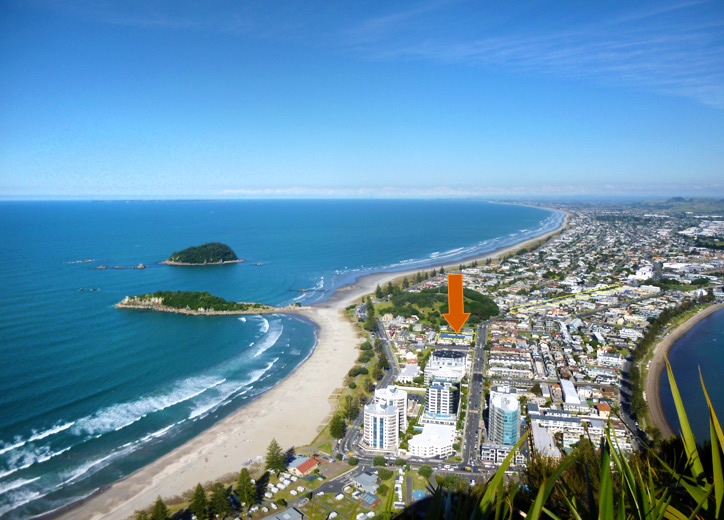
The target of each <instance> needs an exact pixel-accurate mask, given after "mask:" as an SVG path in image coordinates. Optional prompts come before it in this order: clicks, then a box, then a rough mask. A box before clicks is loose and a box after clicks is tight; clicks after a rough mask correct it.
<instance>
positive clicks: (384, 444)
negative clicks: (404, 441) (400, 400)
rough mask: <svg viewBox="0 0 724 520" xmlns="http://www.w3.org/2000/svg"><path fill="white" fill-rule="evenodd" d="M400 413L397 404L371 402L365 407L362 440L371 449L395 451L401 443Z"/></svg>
mask: <svg viewBox="0 0 724 520" xmlns="http://www.w3.org/2000/svg"><path fill="white" fill-rule="evenodd" d="M399 421H400V414H399V411H398V409H397V406H395V405H394V404H386V403H377V402H375V403H370V404H368V405H365V407H364V432H363V433H362V441H363V442H364V444H366V446H367V448H369V449H370V450H379V451H394V450H396V449H397V447H398V446H399V444H400V425H399Z"/></svg>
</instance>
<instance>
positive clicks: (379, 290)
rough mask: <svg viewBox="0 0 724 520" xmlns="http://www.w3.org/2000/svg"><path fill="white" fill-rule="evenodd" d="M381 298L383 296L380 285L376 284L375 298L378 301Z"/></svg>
mask: <svg viewBox="0 0 724 520" xmlns="http://www.w3.org/2000/svg"><path fill="white" fill-rule="evenodd" d="M383 296H384V294H382V287H380V285H379V284H377V288H376V289H375V298H377V299H378V300H379V299H381V298H382V297H383Z"/></svg>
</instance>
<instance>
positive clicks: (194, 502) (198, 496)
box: [189, 483, 209, 518]
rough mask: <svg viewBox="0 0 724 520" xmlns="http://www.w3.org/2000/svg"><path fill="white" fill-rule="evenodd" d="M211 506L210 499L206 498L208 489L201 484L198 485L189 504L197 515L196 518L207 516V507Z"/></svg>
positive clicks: (190, 508) (190, 509)
mask: <svg viewBox="0 0 724 520" xmlns="http://www.w3.org/2000/svg"><path fill="white" fill-rule="evenodd" d="M208 506H209V501H208V500H207V499H206V491H204V488H203V487H202V486H201V484H200V483H199V484H197V485H196V489H195V490H194V496H193V497H192V498H191V503H190V504H189V511H191V512H192V513H193V514H195V515H196V518H204V517H205V516H206V508H207V507H208Z"/></svg>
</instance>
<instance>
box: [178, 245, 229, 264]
mask: <svg viewBox="0 0 724 520" xmlns="http://www.w3.org/2000/svg"><path fill="white" fill-rule="evenodd" d="M238 260H239V258H238V257H237V256H236V253H234V251H233V250H232V249H231V248H230V247H229V246H227V245H226V244H222V243H221V242H209V243H208V244H202V245H200V246H192V247H188V248H186V249H184V250H183V251H177V252H175V253H173V254H172V255H171V256H170V257H168V262H173V263H178V264H218V263H222V262H236V261H238Z"/></svg>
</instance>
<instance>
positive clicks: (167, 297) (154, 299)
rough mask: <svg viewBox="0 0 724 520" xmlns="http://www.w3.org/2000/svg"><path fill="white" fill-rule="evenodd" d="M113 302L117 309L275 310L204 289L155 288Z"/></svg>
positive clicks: (205, 312)
mask: <svg viewBox="0 0 724 520" xmlns="http://www.w3.org/2000/svg"><path fill="white" fill-rule="evenodd" d="M115 306H116V308H118V309H143V310H152V311H159V312H172V313H176V314H195V315H223V314H258V313H263V312H276V311H277V310H279V309H277V308H276V307H271V306H269V305H263V304H261V303H246V302H230V301H228V300H225V299H223V298H220V297H218V296H214V295H212V294H209V293H207V292H189V291H156V292H155V293H150V294H141V295H138V296H126V297H125V298H123V300H121V301H120V302H118V303H117V304H116V305H115Z"/></svg>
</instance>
